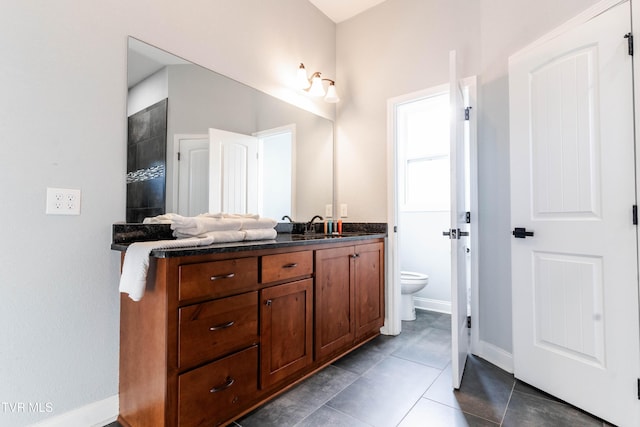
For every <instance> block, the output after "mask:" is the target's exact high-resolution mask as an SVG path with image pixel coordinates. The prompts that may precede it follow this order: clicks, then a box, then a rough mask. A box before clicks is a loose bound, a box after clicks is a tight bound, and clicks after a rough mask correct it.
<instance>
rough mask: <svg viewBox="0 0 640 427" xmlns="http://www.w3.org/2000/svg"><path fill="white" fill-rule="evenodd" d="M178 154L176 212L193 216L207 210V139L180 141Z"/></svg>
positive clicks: (185, 139)
mask: <svg viewBox="0 0 640 427" xmlns="http://www.w3.org/2000/svg"><path fill="white" fill-rule="evenodd" d="M178 152H179V154H180V157H179V161H178V211H177V213H179V214H180V215H184V216H195V215H199V214H201V213H206V212H208V209H209V139H208V138H188V139H187V138H184V139H180V141H179V147H178Z"/></svg>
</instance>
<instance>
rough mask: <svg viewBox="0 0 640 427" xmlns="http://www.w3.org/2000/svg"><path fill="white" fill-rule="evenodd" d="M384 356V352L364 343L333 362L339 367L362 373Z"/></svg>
mask: <svg viewBox="0 0 640 427" xmlns="http://www.w3.org/2000/svg"><path fill="white" fill-rule="evenodd" d="M385 357H386V354H385V353H382V352H380V351H378V350H376V349H375V348H374V347H373V346H367V345H364V346H362V347H360V348H358V349H357V350H354V351H352V352H351V353H349V354H347V355H346V356H344V357H342V358H340V359H338V360H337V361H335V362H334V363H333V364H334V366H337V367H339V368H341V369H345V370H347V371H349V372H353V373H355V374H358V375H362V374H364V373H365V372H366V371H368V370H369V369H371V368H372V367H373V366H375V365H377V364H378V363H379V362H380V361H381V360H382V359H384V358H385Z"/></svg>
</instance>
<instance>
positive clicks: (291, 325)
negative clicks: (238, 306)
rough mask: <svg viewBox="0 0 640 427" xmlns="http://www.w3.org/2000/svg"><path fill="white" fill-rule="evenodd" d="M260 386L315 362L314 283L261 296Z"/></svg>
mask: <svg viewBox="0 0 640 427" xmlns="http://www.w3.org/2000/svg"><path fill="white" fill-rule="evenodd" d="M260 295H261V298H260V334H261V346H260V380H261V381H260V387H261V388H263V389H265V388H268V387H269V386H271V385H274V384H275V383H277V382H278V381H280V380H282V379H284V378H286V377H288V376H289V375H292V374H294V373H295V372H298V371H300V370H301V369H303V368H305V367H306V366H308V365H309V364H310V363H311V362H312V361H313V353H312V348H313V280H312V279H305V280H298V281H296V282H291V283H285V284H282V285H278V286H273V287H270V288H266V289H263V290H262V291H261V293H260Z"/></svg>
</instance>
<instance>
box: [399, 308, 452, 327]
mask: <svg viewBox="0 0 640 427" xmlns="http://www.w3.org/2000/svg"><path fill="white" fill-rule="evenodd" d="M434 328H435V329H442V330H445V331H449V332H450V331H451V316H450V315H449V314H444V313H436V312H435V311H426V310H416V320H413V321H403V322H402V330H403V331H424V330H426V329H434Z"/></svg>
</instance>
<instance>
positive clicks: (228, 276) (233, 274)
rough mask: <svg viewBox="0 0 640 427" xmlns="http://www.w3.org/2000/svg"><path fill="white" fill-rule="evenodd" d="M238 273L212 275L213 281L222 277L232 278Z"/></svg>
mask: <svg viewBox="0 0 640 427" xmlns="http://www.w3.org/2000/svg"><path fill="white" fill-rule="evenodd" d="M235 275H236V273H229V274H222V275H220V276H211V281H214V280H220V279H231V278H233V277H234V276H235Z"/></svg>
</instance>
